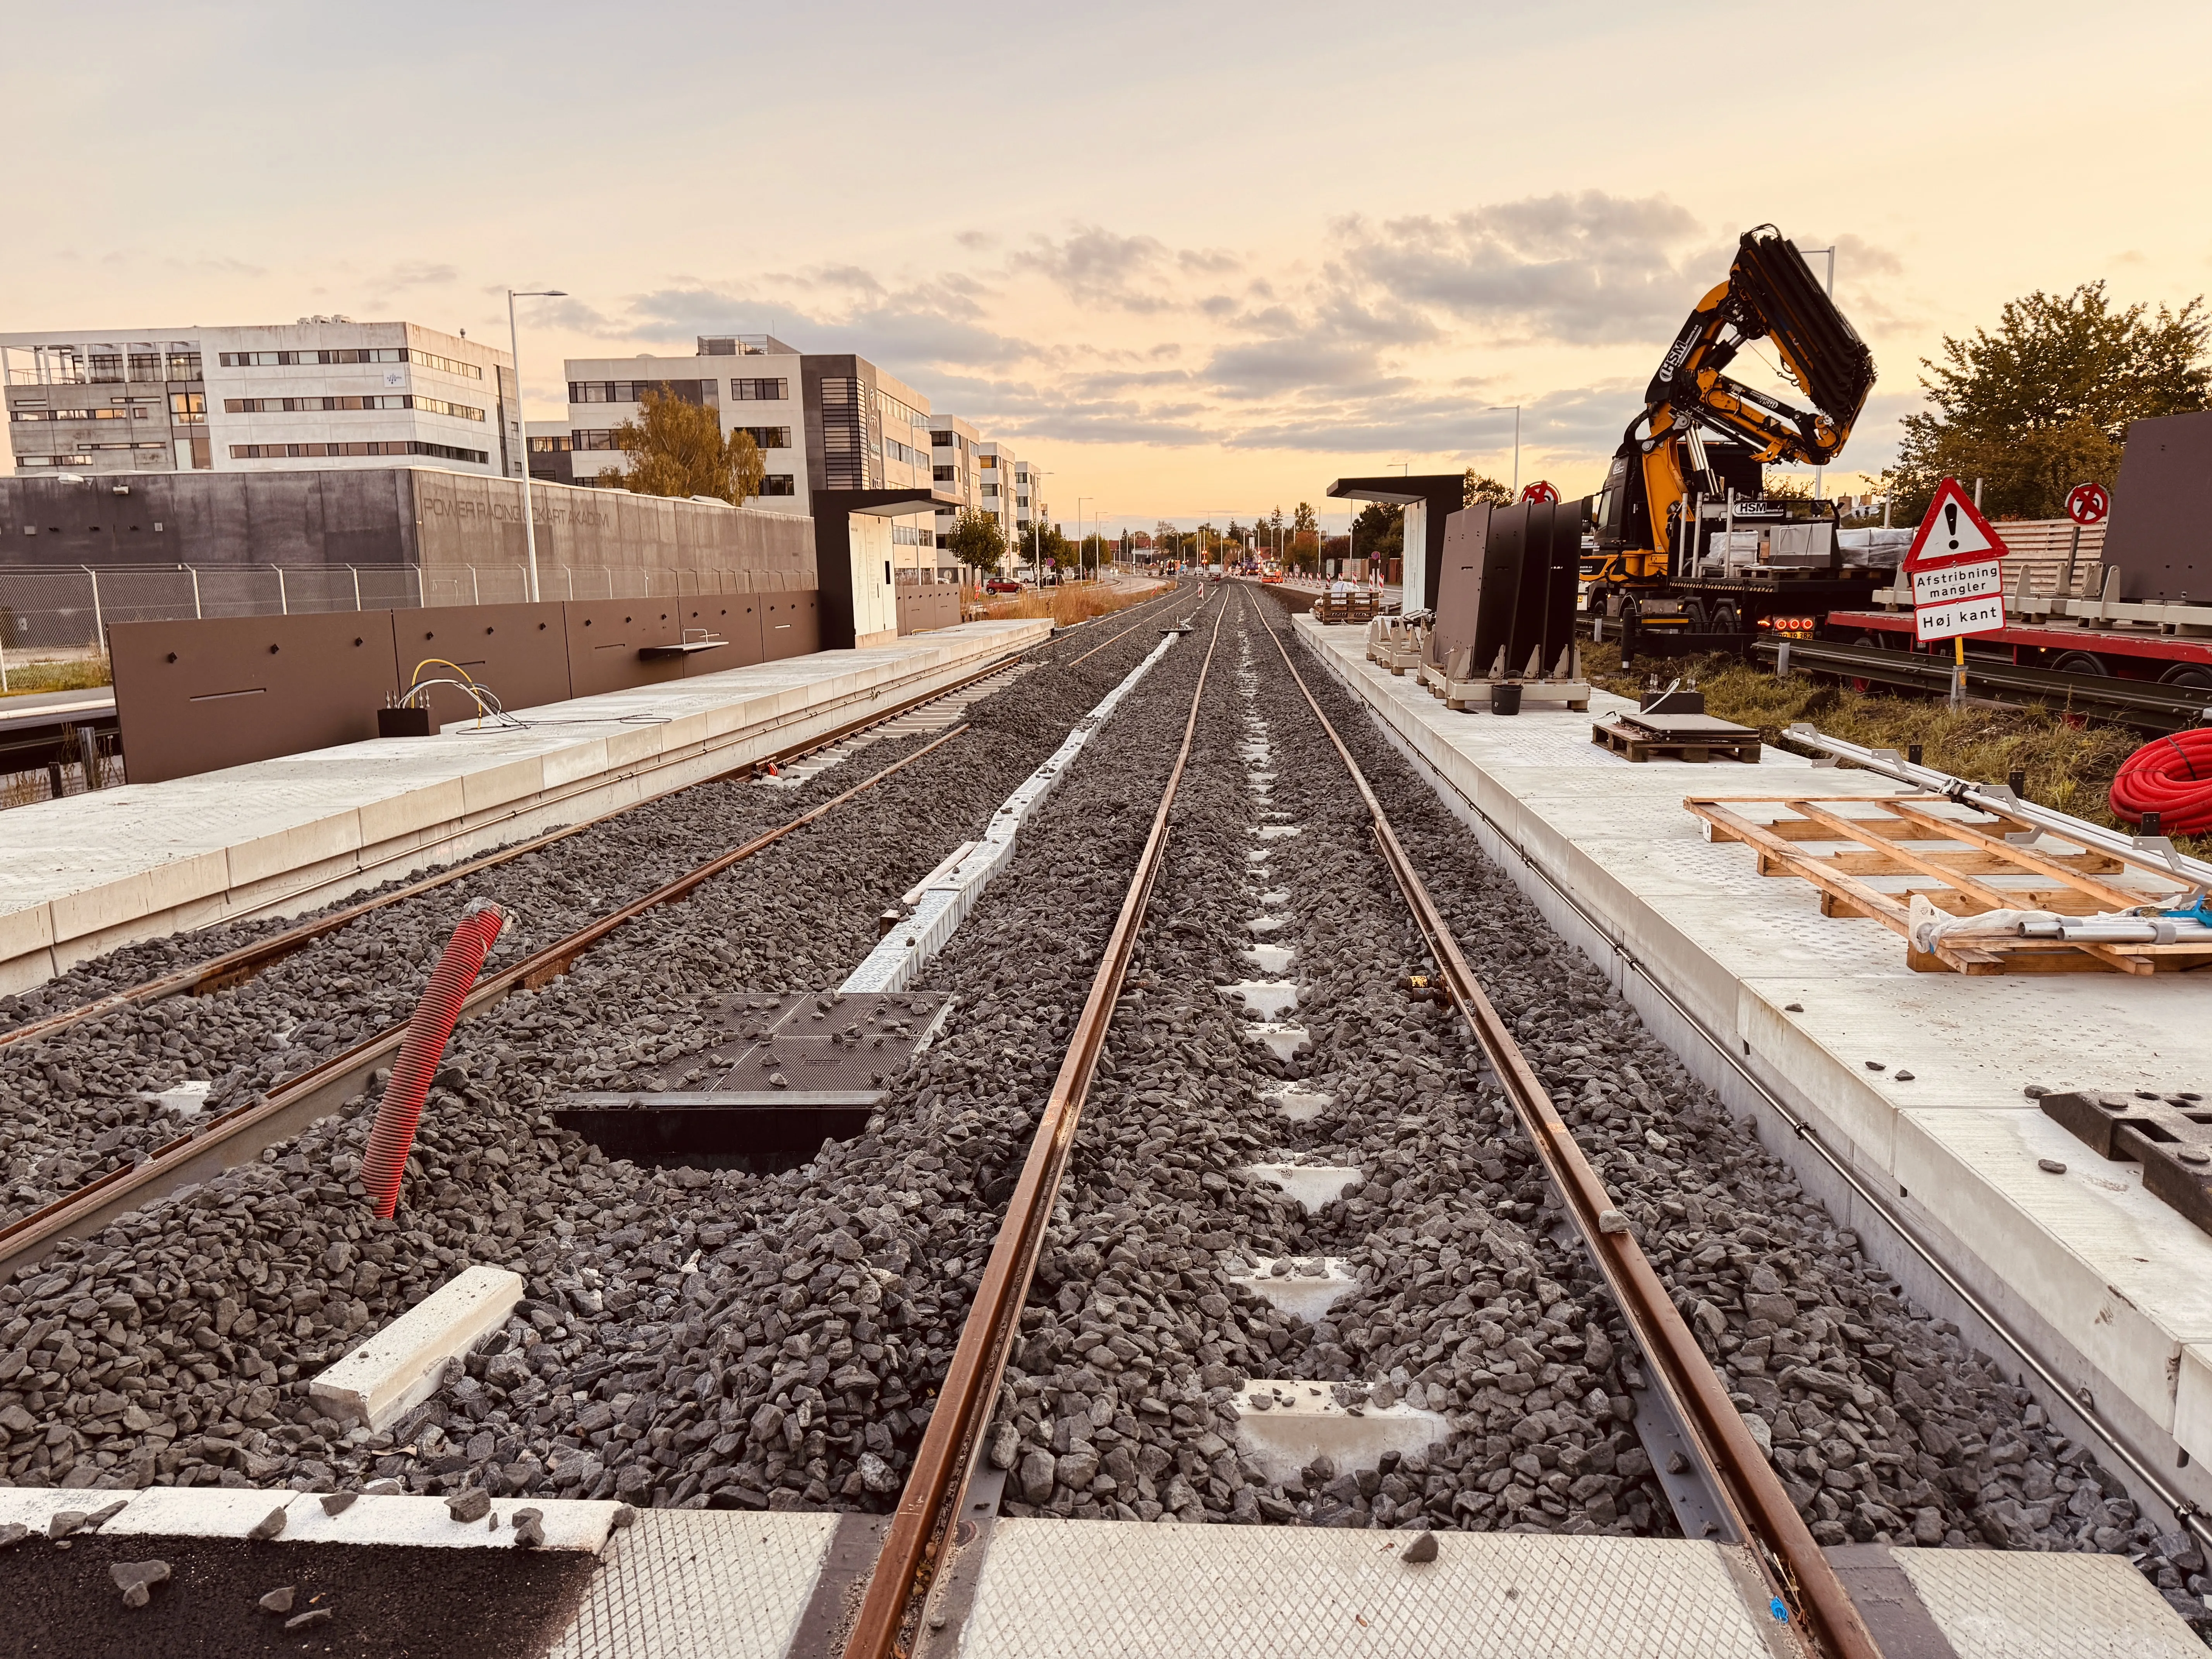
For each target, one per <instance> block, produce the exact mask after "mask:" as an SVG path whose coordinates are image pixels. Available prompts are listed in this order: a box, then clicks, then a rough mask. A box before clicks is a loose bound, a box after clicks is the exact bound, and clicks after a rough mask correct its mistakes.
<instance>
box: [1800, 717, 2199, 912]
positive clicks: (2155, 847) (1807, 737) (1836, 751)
mask: <svg viewBox="0 0 2212 1659" xmlns="http://www.w3.org/2000/svg"><path fill="white" fill-rule="evenodd" d="M1789 735H1790V737H1791V738H1795V739H1796V741H1798V742H1799V743H1802V744H1808V745H1810V746H1811V747H1813V748H1814V749H1818V750H1821V751H1822V752H1823V753H1824V754H1830V755H1833V756H1834V757H1836V758H1837V759H1838V760H1847V761H1850V763H1852V764H1853V765H1855V766H1861V767H1864V768H1865V769H1867V770H1868V771H1869V772H1876V773H1880V774H1881V775H1882V776H1883V777H1886V778H1894V779H1896V780H1897V781H1899V783H1909V784H1911V786H1912V787H1914V788H1916V789H1924V790H1926V791H1928V792H1929V793H1930V794H1936V795H1942V796H1945V797H1947V798H1948V799H1952V800H1954V801H1957V802H1958V803H1959V804H1960V805H1963V806H1972V807H1974V808H1976V809H1978V811H1984V812H1987V813H1989V814H1990V816H1991V817H2001V818H2012V819H2015V820H2016V821H2018V822H2019V823H2024V824H2027V825H2028V826H2029V827H2030V828H2032V829H2041V830H2045V831H2047V832H2048V833H2050V834H2051V835H2054V836H2064V837H2065V838H2066V839H2067V840H2068V841H2072V842H2080V843H2081V845H2082V846H2083V847H2086V848H2093V850H2095V851H2097V852H2100V853H2106V854H2110V855H2111V856H2112V857H2113V858H2116V859H2118V860H2120V861H2121V862H2122V863H2124V864H2131V865H2133V866H2135V867H2136V869H2138V870H2148V871H2150V872H2154V873H2155V874H2158V875H2161V876H2174V877H2178V878H2180V879H2181V880H2183V881H2185V882H2188V883H2190V884H2191V885H2192V886H2197V887H2206V888H2212V864H2207V863H2206V862H2205V861H2204V860H2202V859H2193V858H2191V857H2190V856H2189V855H2188V854H2186V853H2182V852H2178V851H2176V850H2175V848H2174V845H2173V843H2172V842H2171V841H2169V840H2168V839H2167V838H2166V836H2130V835H2128V834H2126V833H2125V832H2124V831H2122V830H2118V829H2106V828H2105V827H2104V826H2103V825H2102V824H2097V823H2087V822H2086V821H2084V820H2083V819H2081V818H2077V817H2074V816H2072V815H2071V814H2070V813H2066V812H2061V811H2058V810H2057V808H2055V807H2050V806H2040V805H2037V804H2036V803H2035V802H2033V801H2032V800H2022V799H2020V797H2018V796H2017V795H2015V794H2014V793H2013V792H2012V791H2011V790H2010V789H2009V788H2008V787H2005V786H2003V785H2001V784H1981V783H1969V782H1967V781H1966V780H1965V779H1964V778H1960V777H1954V775H1951V774H1950V773H1948V772H1940V771H1938V770H1936V768H1934V767H1932V766H1916V765H1914V764H1913V763H1911V761H1909V760H1907V759H1905V757H1903V756H1902V755H1900V754H1899V753H1898V752H1897V751H1896V750H1894V749H1869V748H1866V747H1864V746H1863V745H1861V744H1856V743H1847V742H1845V741H1844V739H1843V738H1832V737H1830V736H1828V735H1827V733H1826V732H1822V731H1821V730H1820V728H1819V727H1817V726H1814V725H1812V724H1811V723H1810V722H1809V721H1805V720H1800V721H1798V722H1797V723H1796V725H1795V726H1791V727H1790V731H1789Z"/></svg>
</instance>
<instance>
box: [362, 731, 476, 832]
mask: <svg viewBox="0 0 2212 1659" xmlns="http://www.w3.org/2000/svg"><path fill="white" fill-rule="evenodd" d="M392 741H394V742H398V738H394V739H393V740H392ZM467 806H468V801H467V795H466V792H465V790H464V789H463V788H462V787H461V781H460V779H459V777H450V778H441V779H439V780H437V781H435V782H432V783H426V784H423V785H422V786H420V787H416V788H413V789H410V790H408V791H406V792H405V793H402V794H396V795H391V796H388V797H386V798H385V799H381V800H369V801H364V802H362V806H361V839H362V846H364V847H377V846H380V845H382V844H383V843H384V842H388V841H397V840H398V838H399V837H401V836H411V835H416V834H419V833H421V832H422V831H423V830H426V829H435V828H437V827H438V826H439V825H440V824H441V823H447V822H449V821H450V820H452V819H454V818H458V817H460V816H461V815H462V813H463V812H465V811H466V810H467Z"/></svg>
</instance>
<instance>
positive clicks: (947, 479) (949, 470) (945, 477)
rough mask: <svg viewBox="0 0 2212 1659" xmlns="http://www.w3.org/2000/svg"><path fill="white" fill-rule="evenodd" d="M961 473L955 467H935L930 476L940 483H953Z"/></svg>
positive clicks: (931, 469)
mask: <svg viewBox="0 0 2212 1659" xmlns="http://www.w3.org/2000/svg"><path fill="white" fill-rule="evenodd" d="M959 471H960V469H959V468H958V467H955V466H933V467H932V468H930V469H929V476H930V477H931V478H932V479H933V480H934V481H935V482H937V483H951V482H952V480H953V478H954V477H955V476H956V475H957V473H958V472H959Z"/></svg>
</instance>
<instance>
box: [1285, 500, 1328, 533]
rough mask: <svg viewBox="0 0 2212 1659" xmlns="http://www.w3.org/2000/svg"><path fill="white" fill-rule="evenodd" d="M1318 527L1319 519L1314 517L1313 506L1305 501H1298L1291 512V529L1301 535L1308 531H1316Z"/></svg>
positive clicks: (1319, 525) (1319, 526) (1319, 524)
mask: <svg viewBox="0 0 2212 1659" xmlns="http://www.w3.org/2000/svg"><path fill="white" fill-rule="evenodd" d="M1320 528H1321V521H1320V520H1318V519H1316V518H1315V517H1314V510H1313V507H1311V506H1310V504H1309V503H1307V502H1304V501H1300V502H1299V503H1298V504H1297V507H1296V509H1295V510H1293V511H1292V513H1291V530H1292V531H1293V532H1296V533H1297V534H1300V535H1303V534H1304V533H1305V532H1308V531H1316V532H1317V531H1319V530H1320Z"/></svg>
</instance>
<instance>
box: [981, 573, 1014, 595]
mask: <svg viewBox="0 0 2212 1659" xmlns="http://www.w3.org/2000/svg"><path fill="white" fill-rule="evenodd" d="M983 591H984V592H986V593H1018V592H1021V591H1022V585H1021V584H1020V583H1019V582H1018V581H1016V580H1014V579H1013V578H1012V576H994V577H992V578H991V580H988V581H987V582H985V583H984V584H983Z"/></svg>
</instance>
